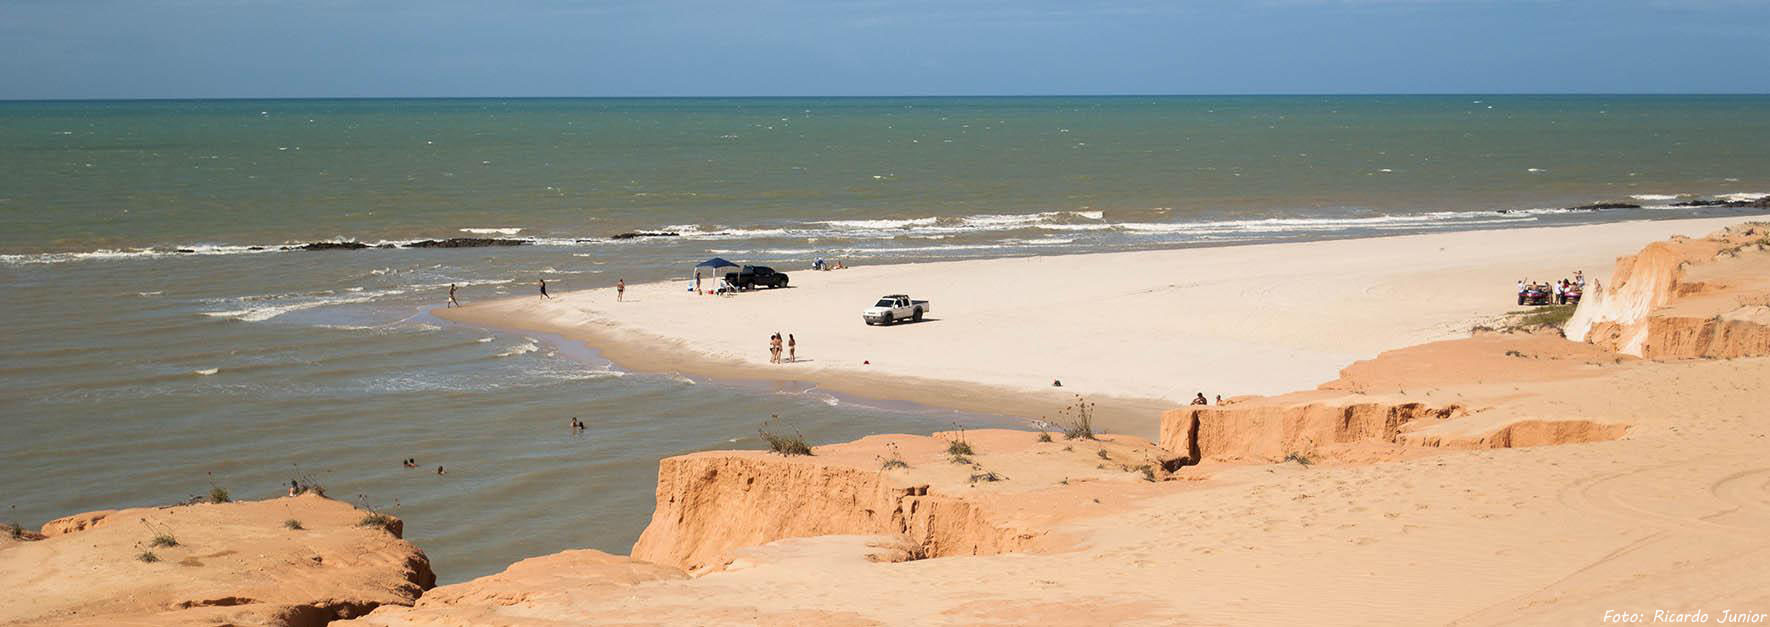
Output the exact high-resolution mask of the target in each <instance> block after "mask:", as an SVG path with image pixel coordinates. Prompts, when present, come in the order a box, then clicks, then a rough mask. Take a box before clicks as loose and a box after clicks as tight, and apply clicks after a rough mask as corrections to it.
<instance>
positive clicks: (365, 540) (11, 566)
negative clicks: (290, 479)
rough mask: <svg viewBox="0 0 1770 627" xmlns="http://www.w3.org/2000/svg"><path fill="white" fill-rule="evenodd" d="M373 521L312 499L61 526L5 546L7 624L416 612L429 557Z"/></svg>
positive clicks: (241, 620) (293, 620)
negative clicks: (384, 609)
mask: <svg viewBox="0 0 1770 627" xmlns="http://www.w3.org/2000/svg"><path fill="white" fill-rule="evenodd" d="M365 514H366V512H363V511H360V510H358V509H356V508H355V507H352V506H351V505H350V504H348V503H343V502H339V501H333V500H329V499H326V498H323V497H319V496H314V495H306V496H300V497H290V498H280V499H272V500H268V501H251V502H235V503H222V504H200V505H187V506H177V507H160V508H140V509H126V510H118V511H104V512H92V513H88V514H81V515H77V516H70V517H67V518H63V519H59V520H56V521H52V522H51V523H50V524H47V525H44V533H43V534H42V539H40V540H36V541H29V542H17V543H8V544H4V545H0V587H3V588H4V589H6V590H7V591H8V600H7V601H6V602H5V603H0V624H6V625H12V624H20V625H23V624H29V625H64V624H66V625H75V624H78V625H116V624H130V625H190V624H251V625H288V626H294V627H302V626H308V625H324V624H326V623H328V622H330V621H333V620H337V619H340V618H349V617H353V616H361V615H363V614H367V613H368V612H370V611H372V610H374V609H375V608H377V607H380V606H382V605H387V604H396V605H409V604H411V603H412V602H413V601H416V600H417V599H418V597H419V595H420V594H422V593H423V591H424V590H427V589H429V588H430V587H431V586H434V585H435V583H436V575H435V574H434V573H432V572H431V570H430V560H429V559H428V558H426V557H425V555H424V552H423V551H420V550H418V548H417V547H416V546H413V545H412V544H411V543H409V542H406V541H404V540H401V539H400V538H399V537H398V532H397V530H398V526H397V525H376V526H363V525H362V524H361V523H362V522H363V518H364V515H365ZM393 520H396V521H397V519H393ZM290 521H296V522H297V523H298V524H291V522H290ZM161 536H163V537H161Z"/></svg>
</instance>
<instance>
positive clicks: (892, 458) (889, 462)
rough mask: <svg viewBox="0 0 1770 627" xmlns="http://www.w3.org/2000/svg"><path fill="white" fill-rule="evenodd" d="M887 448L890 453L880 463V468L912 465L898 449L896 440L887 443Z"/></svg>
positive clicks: (893, 468) (889, 468)
mask: <svg viewBox="0 0 1770 627" xmlns="http://www.w3.org/2000/svg"><path fill="white" fill-rule="evenodd" d="M885 450H886V452H888V453H889V454H890V455H889V456H888V457H885V458H883V461H881V462H880V463H879V470H881V471H884V470H895V469H898V468H909V467H910V463H909V462H906V461H904V460H903V454H902V453H901V452H899V451H898V449H897V443H896V442H889V443H886V444H885Z"/></svg>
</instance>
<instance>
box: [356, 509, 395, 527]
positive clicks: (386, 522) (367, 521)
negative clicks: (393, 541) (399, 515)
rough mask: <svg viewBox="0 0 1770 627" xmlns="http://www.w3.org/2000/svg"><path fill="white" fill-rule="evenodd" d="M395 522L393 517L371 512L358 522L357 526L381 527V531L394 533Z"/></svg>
mask: <svg viewBox="0 0 1770 627" xmlns="http://www.w3.org/2000/svg"><path fill="white" fill-rule="evenodd" d="M393 521H394V518H393V517H392V516H388V515H387V514H383V513H381V512H369V513H368V514H365V515H364V516H363V519H362V520H359V521H357V523H356V526H358V527H380V528H381V529H383V530H386V531H393Z"/></svg>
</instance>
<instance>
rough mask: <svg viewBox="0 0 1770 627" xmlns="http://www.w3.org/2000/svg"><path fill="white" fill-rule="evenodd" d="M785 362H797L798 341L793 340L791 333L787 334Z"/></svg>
mask: <svg viewBox="0 0 1770 627" xmlns="http://www.w3.org/2000/svg"><path fill="white" fill-rule="evenodd" d="M787 361H791V362H797V361H799V340H795V339H793V334H791V333H788V334H787Z"/></svg>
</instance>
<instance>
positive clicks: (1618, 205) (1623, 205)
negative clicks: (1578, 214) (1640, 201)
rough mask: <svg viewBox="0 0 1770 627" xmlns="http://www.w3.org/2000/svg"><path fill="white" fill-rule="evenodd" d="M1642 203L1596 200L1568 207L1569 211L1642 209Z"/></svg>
mask: <svg viewBox="0 0 1770 627" xmlns="http://www.w3.org/2000/svg"><path fill="white" fill-rule="evenodd" d="M1640 208H1641V205H1637V204H1635V203H1632V202H1595V203H1592V204H1589V205H1580V206H1578V207H1568V208H1567V210H1568V211H1602V210H1604V209H1640Z"/></svg>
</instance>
